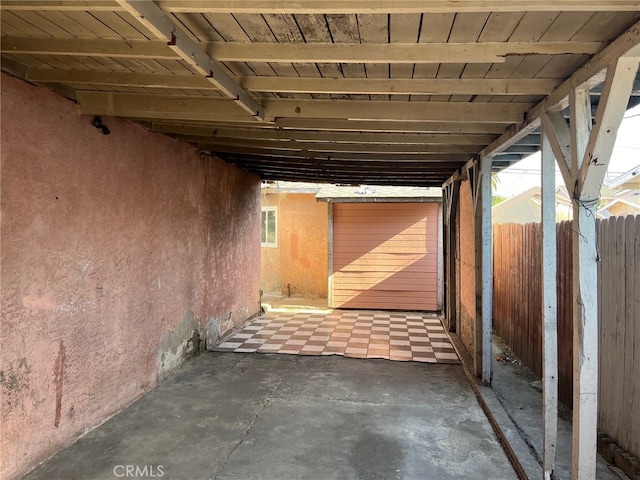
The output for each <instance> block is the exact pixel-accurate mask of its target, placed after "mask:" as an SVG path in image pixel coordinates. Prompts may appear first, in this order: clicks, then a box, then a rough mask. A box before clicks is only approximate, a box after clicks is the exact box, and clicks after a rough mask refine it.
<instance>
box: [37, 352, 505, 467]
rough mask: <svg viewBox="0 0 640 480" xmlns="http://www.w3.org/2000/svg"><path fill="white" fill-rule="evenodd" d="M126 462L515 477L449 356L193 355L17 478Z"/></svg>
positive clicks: (463, 378)
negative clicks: (429, 359) (442, 359)
mask: <svg viewBox="0 0 640 480" xmlns="http://www.w3.org/2000/svg"><path fill="white" fill-rule="evenodd" d="M127 466H129V467H131V468H135V467H138V469H139V470H141V469H143V468H145V467H146V468H147V470H146V472H147V478H149V477H152V476H151V475H149V473H154V474H155V477H156V478H159V477H160V476H161V477H162V478H166V479H214V478H215V479H242V480H249V479H274V480H276V479H278V480H286V479H292V480H293V479H295V480H301V479H312V480H322V479H336V480H344V479H383V480H390V479H416V480H426V479H462V478H491V479H494V480H495V479H514V478H516V475H515V473H514V471H513V469H512V467H511V465H510V463H509V461H508V459H507V457H506V455H505V453H504V452H503V450H502V448H501V447H500V445H499V443H498V441H497V439H496V437H495V435H494V432H493V431H492V429H491V426H490V425H489V422H488V421H487V418H486V417H485V415H484V413H483V412H482V410H481V408H480V406H479V405H478V403H477V400H476V398H475V396H474V393H473V391H472V389H471V387H470V385H469V384H468V382H467V379H466V378H465V375H464V373H463V370H462V367H461V366H460V365H447V364H426V363H415V362H392V361H388V360H365V359H351V358H343V357H333V356H331V357H330V356H324V357H320V356H316V357H312V356H293V355H275V354H247V353H245V354H240V353H211V352H208V353H205V354H202V355H201V356H199V357H196V358H195V359H193V360H192V361H190V362H189V363H188V364H187V365H185V366H184V367H183V368H182V369H181V370H180V371H179V372H178V373H177V374H176V375H175V376H173V377H172V378H170V379H169V380H167V381H166V382H164V383H162V384H161V385H160V386H159V387H158V388H156V389H155V390H153V391H152V392H150V393H149V394H148V395H146V396H145V397H143V398H142V399H140V400H139V401H137V402H136V403H134V404H133V405H131V406H130V407H129V408H127V409H126V410H125V411H123V412H122V413H120V414H119V415H117V416H115V417H114V418H112V419H111V420H109V421H108V422H106V423H105V424H104V425H102V426H101V427H99V428H98V429H96V430H94V431H92V432H90V433H89V434H87V435H86V436H84V437H83V438H81V439H80V440H79V441H78V442H77V443H76V444H74V445H72V446H71V447H70V448H68V449H67V450H65V451H63V452H61V453H59V454H58V455H56V456H55V457H53V458H52V459H50V460H49V461H48V462H46V463H45V464H43V465H41V466H40V467H39V468H37V469H36V470H35V471H33V472H31V474H29V475H27V476H26V477H25V478H27V479H28V480H36V479H47V480H51V479H66V480H73V479H114V478H125V476H124V474H125V473H126V468H127ZM132 471H133V470H132ZM160 472H161V473H162V475H159V473H160Z"/></svg>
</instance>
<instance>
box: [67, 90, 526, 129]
mask: <svg viewBox="0 0 640 480" xmlns="http://www.w3.org/2000/svg"><path fill="white" fill-rule="evenodd" d="M77 97H78V104H79V106H80V111H81V113H85V114H91V115H114V116H120V117H134V118H140V119H144V118H146V119H173V120H182V119H185V120H199V121H224V120H237V119H241V118H247V119H248V120H250V118H249V116H248V115H246V114H244V115H243V111H242V110H241V109H240V108H239V107H237V106H236V104H235V102H234V101H232V100H227V99H218V98H209V97H195V96H194V97H192V96H167V95H149V94H137V93H118V92H95V91H79V92H78V93H77ZM263 105H264V111H265V117H266V118H268V119H271V118H277V117H290V118H314V119H318V118H324V119H354V120H355V119H357V120H393V121H418V122H425V121H429V122H462V123H465V122H479V123H499V124H500V123H503V124H509V123H519V122H521V121H522V119H523V118H524V112H525V111H526V110H527V109H528V108H529V107H530V104H528V103H479V102H478V103H466V102H388V101H359V100H344V101H340V102H336V101H332V100H290V99H279V100H271V99H269V100H264V101H263Z"/></svg>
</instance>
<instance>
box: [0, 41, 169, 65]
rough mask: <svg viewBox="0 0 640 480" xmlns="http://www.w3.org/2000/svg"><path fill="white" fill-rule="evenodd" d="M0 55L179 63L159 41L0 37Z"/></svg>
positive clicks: (165, 44)
mask: <svg viewBox="0 0 640 480" xmlns="http://www.w3.org/2000/svg"><path fill="white" fill-rule="evenodd" d="M0 51H1V52H2V53H16V54H27V55H67V56H89V57H111V58H154V59H157V60H178V59H179V58H180V57H179V56H178V54H177V53H175V52H174V51H172V50H171V49H170V48H169V47H168V46H167V42H163V41H160V40H124V39H123V40H106V39H88V38H42V37H14V36H9V35H3V36H2V37H0Z"/></svg>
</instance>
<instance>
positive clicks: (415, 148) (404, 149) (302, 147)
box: [178, 136, 480, 157]
mask: <svg viewBox="0 0 640 480" xmlns="http://www.w3.org/2000/svg"><path fill="white" fill-rule="evenodd" d="M178 140H181V141H184V142H189V143H197V144H199V145H206V146H210V147H212V148H216V147H238V148H243V147H248V148H251V149H254V148H262V149H281V150H287V151H288V150H298V151H308V152H329V153H338V152H340V153H349V152H357V153H367V152H369V153H416V154H420V155H425V156H427V157H428V156H431V155H442V154H448V153H466V154H474V153H478V151H479V150H480V146H479V145H459V144H449V145H432V144H403V143H394V144H379V143H353V142H346V143H336V142H298V141H294V140H286V141H282V140H256V139H250V140H247V139H244V138H225V137H217V136H216V137H214V138H203V137H190V136H178Z"/></svg>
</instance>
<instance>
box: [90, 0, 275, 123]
mask: <svg viewBox="0 0 640 480" xmlns="http://www.w3.org/2000/svg"><path fill="white" fill-rule="evenodd" d="M116 1H117V2H118V4H119V5H120V6H121V7H123V8H124V9H125V10H126V11H127V12H129V13H130V14H131V15H132V16H133V17H134V18H135V19H136V20H137V21H138V22H139V23H140V24H141V25H143V26H144V27H146V28H147V29H148V30H149V31H151V32H153V33H154V34H155V35H156V37H158V38H159V39H160V40H161V41H164V42H167V47H169V49H170V50H172V51H173V52H175V53H176V54H177V55H178V57H179V58H181V59H182V60H184V61H185V62H187V63H188V64H189V65H191V67H193V68H194V69H195V70H196V71H197V72H198V73H200V74H201V75H204V77H205V78H206V80H207V81H209V82H211V83H212V84H213V85H215V86H216V88H218V89H219V90H221V91H222V92H223V93H224V94H225V95H226V96H227V97H229V98H231V99H232V101H233V102H235V103H236V104H237V105H238V106H240V107H241V108H242V109H244V110H246V111H247V112H248V113H249V114H251V115H252V116H254V117H256V118H257V119H258V120H263V119H264V108H263V107H262V105H260V104H259V103H258V102H257V101H256V100H255V99H254V98H253V97H252V96H251V95H249V93H248V92H247V91H246V90H244V89H243V88H242V87H241V86H240V85H238V84H237V83H236V82H235V80H233V79H232V78H231V77H230V76H229V75H228V74H227V73H226V72H225V70H224V68H223V67H222V66H221V65H220V64H219V63H218V62H217V61H216V60H214V59H213V58H212V57H211V56H210V55H209V54H207V53H206V52H205V51H204V50H203V49H202V48H201V47H200V46H199V45H198V44H197V43H196V42H195V41H194V40H192V39H191V37H190V36H188V35H187V34H186V33H185V32H184V31H183V30H181V29H180V28H179V27H178V26H177V25H176V24H175V23H174V22H173V20H172V18H171V17H169V16H168V14H167V13H165V12H164V11H163V10H162V9H160V8H159V7H158V6H157V5H156V4H155V3H154V2H152V1H141V0H116ZM83 40H84V39H83Z"/></svg>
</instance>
